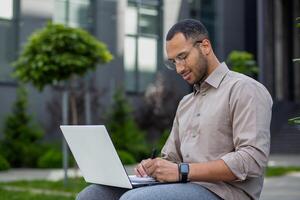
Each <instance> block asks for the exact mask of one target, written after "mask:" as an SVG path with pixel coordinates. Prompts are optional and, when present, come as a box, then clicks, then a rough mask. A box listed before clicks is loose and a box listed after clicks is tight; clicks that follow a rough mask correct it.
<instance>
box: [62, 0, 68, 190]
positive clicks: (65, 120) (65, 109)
mask: <svg viewBox="0 0 300 200" xmlns="http://www.w3.org/2000/svg"><path fill="white" fill-rule="evenodd" d="M65 9H66V10H65V26H68V25H69V0H66V7H65ZM67 88H68V87H67V83H66V82H65V87H64V92H63V113H62V115H63V124H64V125H67V124H68V110H69V109H68V108H69V103H68V102H69V101H68V95H69V94H68V91H67ZM62 143H63V144H62V150H63V168H64V186H67V184H68V168H69V166H68V164H69V162H68V160H69V151H68V144H67V142H66V140H65V139H64V138H63V142H62Z"/></svg>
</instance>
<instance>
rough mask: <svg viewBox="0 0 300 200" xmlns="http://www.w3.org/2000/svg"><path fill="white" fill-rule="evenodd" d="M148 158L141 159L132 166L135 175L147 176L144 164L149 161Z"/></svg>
mask: <svg viewBox="0 0 300 200" xmlns="http://www.w3.org/2000/svg"><path fill="white" fill-rule="evenodd" d="M149 160H151V159H147V160H142V162H141V163H140V164H138V165H137V166H136V167H135V168H134V173H135V175H136V176H140V177H145V176H148V173H147V170H146V168H145V165H146V164H147V163H148V162H149Z"/></svg>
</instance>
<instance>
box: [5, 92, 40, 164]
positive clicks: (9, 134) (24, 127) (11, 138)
mask: <svg viewBox="0 0 300 200" xmlns="http://www.w3.org/2000/svg"><path fill="white" fill-rule="evenodd" d="M27 104H28V101H27V91H26V89H25V88H23V87H20V88H18V90H17V99H16V102H15V103H14V105H13V112H12V114H11V115H9V116H8V117H7V118H6V121H5V124H4V139H3V140H2V141H1V152H2V154H3V155H4V157H5V158H6V159H7V160H8V161H9V163H10V164H11V165H12V166H14V167H35V166H36V164H37V160H38V157H39V156H40V154H41V153H42V152H41V151H40V150H41V146H40V145H39V143H38V142H39V140H40V139H41V138H42V136H43V131H42V130H41V129H40V128H39V127H38V126H37V125H35V124H33V123H32V118H31V116H30V115H28V114H27Z"/></svg>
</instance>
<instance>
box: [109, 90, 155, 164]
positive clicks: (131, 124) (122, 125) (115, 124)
mask: <svg viewBox="0 0 300 200" xmlns="http://www.w3.org/2000/svg"><path fill="white" fill-rule="evenodd" d="M131 112H132V109H131V106H130V105H129V104H128V102H127V101H126V99H125V97H124V95H123V92H122V90H118V91H117V92H116V93H115V95H114V102H113V105H112V110H111V112H110V113H109V115H108V123H107V127H108V130H109V133H110V136H111V139H112V141H113V143H114V146H115V147H116V149H117V150H118V151H125V152H128V153H129V154H131V155H133V157H134V158H135V160H137V161H140V160H141V159H144V158H145V157H147V156H149V153H150V152H149V148H148V145H147V143H146V139H145V134H144V132H142V131H141V130H140V129H139V128H138V126H137V124H136V122H135V121H134V119H133V117H132V114H131Z"/></svg>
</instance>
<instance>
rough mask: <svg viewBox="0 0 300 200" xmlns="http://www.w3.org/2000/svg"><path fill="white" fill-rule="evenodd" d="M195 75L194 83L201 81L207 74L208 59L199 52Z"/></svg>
mask: <svg viewBox="0 0 300 200" xmlns="http://www.w3.org/2000/svg"><path fill="white" fill-rule="evenodd" d="M196 74H197V76H196V80H195V83H202V82H203V81H204V80H205V79H206V78H207V76H208V61H207V58H205V57H204V55H203V54H202V53H201V52H199V60H198V67H197V73H196Z"/></svg>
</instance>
